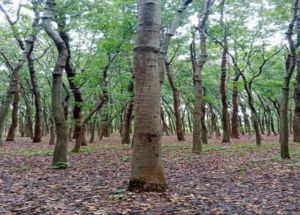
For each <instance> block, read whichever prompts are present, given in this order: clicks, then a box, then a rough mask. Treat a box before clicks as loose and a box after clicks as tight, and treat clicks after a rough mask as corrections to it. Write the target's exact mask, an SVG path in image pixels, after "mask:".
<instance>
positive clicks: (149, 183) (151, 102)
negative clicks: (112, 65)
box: [128, 0, 166, 192]
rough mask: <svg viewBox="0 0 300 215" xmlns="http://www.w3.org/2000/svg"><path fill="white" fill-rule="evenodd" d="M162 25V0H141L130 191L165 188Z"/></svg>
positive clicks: (135, 53)
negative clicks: (160, 80)
mask: <svg viewBox="0 0 300 215" xmlns="http://www.w3.org/2000/svg"><path fill="white" fill-rule="evenodd" d="M160 27H161V10H160V1H159V0H139V1H138V27H137V39H136V44H135V49H134V75H135V84H134V86H135V101H134V115H135V131H134V144H133V153H132V163H131V164H132V166H131V175H130V181H129V187H128V190H130V191H158V192H163V191H165V190H166V182H165V177H164V173H163V167H162V159H161V156H162V155H161V118H160V83H159V71H158V52H159V37H160Z"/></svg>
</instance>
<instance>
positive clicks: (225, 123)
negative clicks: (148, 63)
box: [220, 0, 230, 143]
mask: <svg viewBox="0 0 300 215" xmlns="http://www.w3.org/2000/svg"><path fill="white" fill-rule="evenodd" d="M224 5H225V0H222V2H221V16H220V17H221V18H220V25H221V26H222V28H223V29H222V30H223V51H222V62H221V79H220V93H221V101H222V128H223V140H222V142H223V143H229V142H230V126H229V113H228V104H227V94H226V92H227V90H226V76H227V52H228V42H227V29H226V26H225V23H224Z"/></svg>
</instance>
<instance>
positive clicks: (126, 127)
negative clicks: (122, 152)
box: [121, 78, 134, 144]
mask: <svg viewBox="0 0 300 215" xmlns="http://www.w3.org/2000/svg"><path fill="white" fill-rule="evenodd" d="M132 79H134V78H132ZM128 92H129V93H130V95H131V98H130V100H129V104H128V105H127V108H126V111H125V116H124V119H123V123H122V141H121V143H122V144H130V143H131V141H130V131H131V118H132V112H133V103H134V84H133V80H131V81H130V83H129V85H128Z"/></svg>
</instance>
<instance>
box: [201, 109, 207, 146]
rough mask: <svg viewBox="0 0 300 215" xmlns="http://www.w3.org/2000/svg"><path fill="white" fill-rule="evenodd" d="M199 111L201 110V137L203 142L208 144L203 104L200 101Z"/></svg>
mask: <svg viewBox="0 0 300 215" xmlns="http://www.w3.org/2000/svg"><path fill="white" fill-rule="evenodd" d="M201 111H202V116H201V129H202V130H201V134H202V135H201V139H202V143H203V144H208V137H207V127H206V123H205V114H206V111H205V104H203V103H202V105H201Z"/></svg>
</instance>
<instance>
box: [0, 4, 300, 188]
mask: <svg viewBox="0 0 300 215" xmlns="http://www.w3.org/2000/svg"><path fill="white" fill-rule="evenodd" d="M282 4H284V3H283V1H281V0H276V1H264V2H263V3H255V2H244V1H239V0H237V1H229V0H206V1H201V2H198V1H196V2H193V1H192V0H184V1H159V0H147V1H146V0H139V1H138V7H137V8H138V10H136V2H135V1H132V0H126V1H121V0H114V1H101V2H98V1H96V2H91V1H88V0H86V1H79V0H78V1H55V0H47V1H42V0H32V1H31V2H30V4H29V3H21V4H19V5H18V7H17V9H16V7H14V5H13V4H12V3H11V2H10V1H5V2H3V3H2V4H0V10H1V12H2V16H3V17H4V18H5V21H4V22H3V26H4V27H2V28H1V29H0V35H1V37H3V38H5V40H2V41H1V42H0V43H1V50H0V62H1V66H0V69H1V71H2V72H3V74H5V76H3V79H1V83H0V88H1V89H2V90H1V91H0V92H1V93H0V96H1V98H2V105H1V109H0V135H2V134H3V133H4V132H5V133H7V138H6V140H7V141H13V140H14V138H15V134H16V131H17V128H19V132H20V134H21V135H22V136H29V137H31V138H32V140H33V142H41V141H42V137H43V136H45V135H48V134H49V135H50V144H55V149H54V158H53V167H54V168H66V167H68V166H69V163H68V160H67V152H68V142H69V140H72V139H75V145H74V148H73V150H72V151H73V152H79V150H80V147H81V146H84V145H86V144H87V140H86V137H87V136H89V137H90V140H89V142H90V143H91V142H93V141H94V138H95V133H96V131H98V136H99V138H100V139H102V138H103V137H107V136H109V135H110V133H111V132H115V131H118V132H119V133H120V134H121V136H122V144H129V143H132V144H133V156H132V171H131V178H130V184H129V189H130V190H156V191H164V190H165V189H166V182H165V179H164V174H163V169H162V163H161V135H162V132H163V133H165V134H167V135H168V134H172V133H176V135H177V139H178V141H183V140H185V134H186V133H190V132H192V133H193V152H194V153H197V154H199V153H201V151H202V144H207V139H208V138H209V137H212V136H213V135H215V136H217V137H220V136H222V141H223V142H224V143H229V142H230V141H231V138H239V137H240V135H241V134H242V135H244V134H247V133H248V134H249V135H252V133H254V134H255V137H256V144H257V145H258V146H260V145H261V144H262V143H261V139H262V138H261V135H262V134H267V135H271V134H272V133H273V135H277V134H278V133H279V134H280V144H281V156H282V158H290V155H289V150H288V140H289V135H290V134H291V133H293V134H294V141H296V142H298V141H300V132H299V129H300V128H299V126H300V123H299V120H300V108H299V107H300V99H299V98H300V96H299V93H300V90H299V88H300V69H299V68H298V67H299V65H298V58H299V57H298V50H297V49H298V46H299V44H300V42H299V41H300V33H299V32H298V31H299V29H300V19H299V17H298V6H299V2H298V1H297V0H294V1H293V6H292V18H289V17H290V15H289V13H288V11H286V10H282V9H281V7H280V5H282ZM259 15H261V16H259ZM136 16H138V20H136ZM289 20H290V21H289ZM288 22H290V24H289V25H288V27H287V26H286V25H287V23H288ZM136 23H137V24H136ZM285 29H287V30H285ZM284 31H286V37H287V41H288V43H281V42H280V38H281V33H282V32H284ZM294 33H295V34H296V37H297V38H296V40H295V41H294V37H293V34H294ZM274 35H277V36H276V37H275V36H274ZM133 41H135V43H134V42H133ZM132 50H134V51H133V52H132ZM284 58H285V63H284ZM132 59H134V60H133V61H132ZM295 69H296V70H297V76H296V79H293V71H294V70H295ZM284 70H286V73H284ZM50 71H51V72H50ZM165 76H166V77H167V79H166V80H165ZM294 80H295V81H294ZM291 81H292V83H295V91H294V92H290V90H289V87H290V85H291V83H290V82H291ZM281 89H282V95H281V94H280V91H281ZM50 91H51V95H52V96H51V98H50V97H49V94H50V93H49V92H50ZM292 96H294V97H295V102H294V103H293V102H291V103H292V104H291V105H289V102H290V101H292V100H291V97H292ZM294 104H295V105H294ZM11 105H12V108H11ZM294 106H295V107H294ZM32 107H34V111H33V108H32ZM292 110H294V111H292ZM9 115H10V116H11V117H10V119H9V117H8V116H9ZM133 119H134V122H132V121H133ZM133 125H134V126H133ZM133 127H134V129H133ZM132 130H134V132H133V140H131V138H130V137H131V136H130V134H131V133H132Z"/></svg>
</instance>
